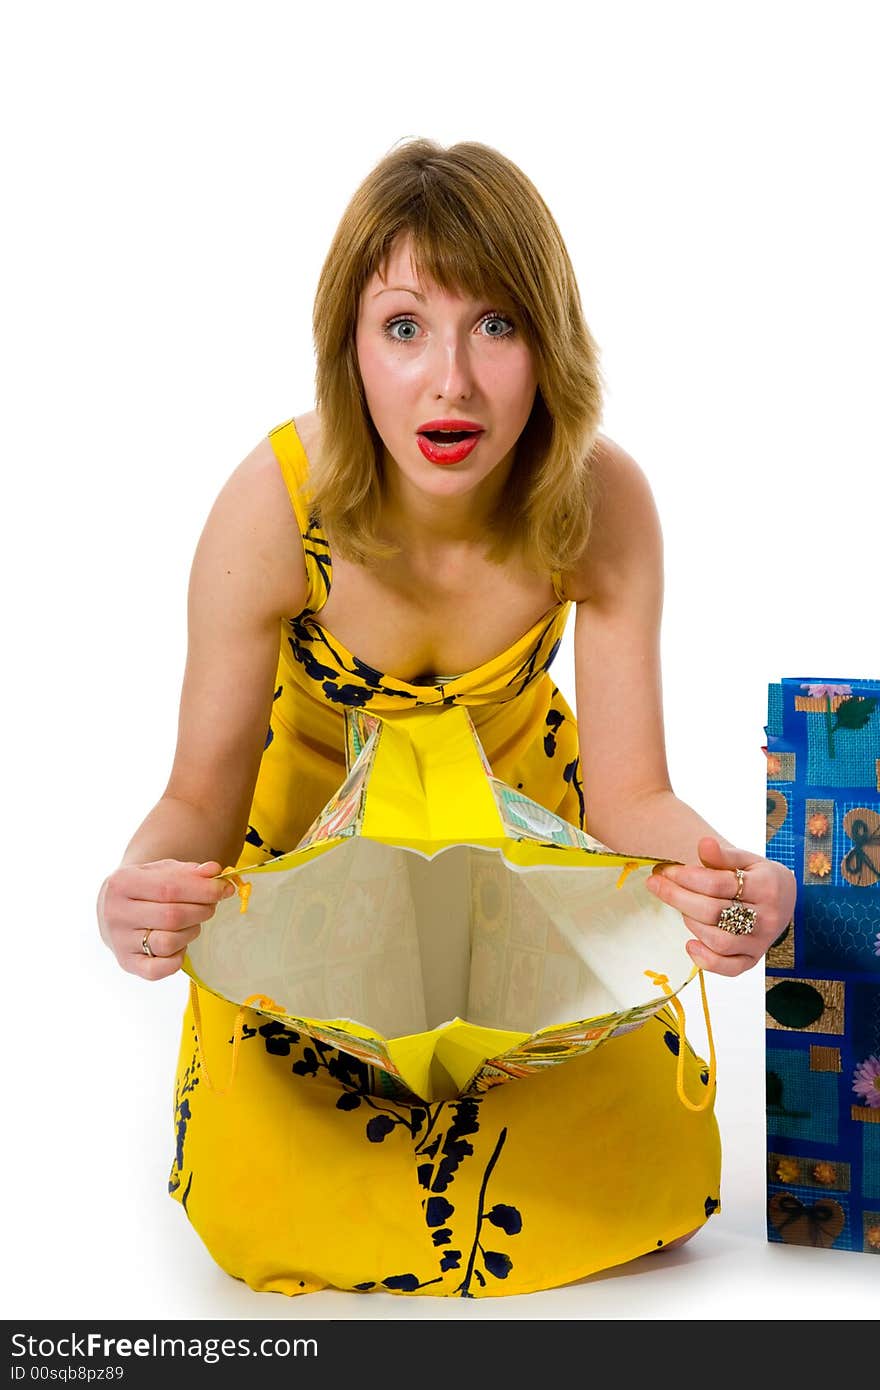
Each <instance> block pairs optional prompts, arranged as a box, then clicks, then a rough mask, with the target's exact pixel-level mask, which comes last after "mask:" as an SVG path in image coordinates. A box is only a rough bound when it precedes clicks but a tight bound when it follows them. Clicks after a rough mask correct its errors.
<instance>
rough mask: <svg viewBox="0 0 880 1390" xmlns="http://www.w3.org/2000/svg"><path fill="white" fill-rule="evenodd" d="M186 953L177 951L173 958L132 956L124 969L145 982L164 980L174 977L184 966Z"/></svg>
mask: <svg viewBox="0 0 880 1390" xmlns="http://www.w3.org/2000/svg"><path fill="white" fill-rule="evenodd" d="M185 955H186V951H185V950H184V951H175V952H174V955H172V956H144V955H141V956H132V957H129V958H128V961H129V963H128V964H125V966H124V968H125V969H126V970H128V972H129V973H130V974H131V975H140V977H141V979H144V980H164V979H167V977H168V976H169V975H174V974H175V973H176V972H177V971H178V970H179V969H180V968H181V966H182V965H183V961H184V957H185Z"/></svg>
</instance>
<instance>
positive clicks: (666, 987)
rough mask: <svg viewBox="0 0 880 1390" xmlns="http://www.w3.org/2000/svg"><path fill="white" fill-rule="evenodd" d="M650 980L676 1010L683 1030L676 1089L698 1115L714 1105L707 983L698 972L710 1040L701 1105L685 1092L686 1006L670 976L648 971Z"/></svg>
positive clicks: (711, 1040) (713, 1044)
mask: <svg viewBox="0 0 880 1390" xmlns="http://www.w3.org/2000/svg"><path fill="white" fill-rule="evenodd" d="M645 974H646V975H647V976H648V979H649V980H651V981H653V983H654V984H655V985H659V986H660V988H661V989H662V991H663V993H664V994H665V995H666V996H667V997H668V999H669V1002H670V1004H671V1005H672V1007H673V1009H674V1010H675V1014H676V1017H677V1018H678V1026H679V1028H680V1030H681V1037H680V1039H679V1043H678V1064H677V1066H676V1071H675V1089H676V1090H677V1091H678V1098H679V1100H680V1101H681V1103H682V1105H683V1106H685V1108H686V1109H688V1110H693V1111H694V1112H695V1113H696V1114H699V1113H700V1111H702V1110H706V1109H708V1107H709V1106H710V1105H711V1104H712V1092H713V1090H714V1089H715V1041H714V1039H713V1037H712V1021H711V1019H710V1018H709V1000H708V999H707V998H706V981H705V980H704V978H703V972H702V970H698V971H697V974H698V975H699V977H700V994H701V995H702V998H703V1017H704V1019H705V1020H706V1037H707V1038H708V1040H709V1078H708V1080H707V1082H706V1095H705V1097H704V1098H703V1100H702V1101H701V1102H700V1104H699V1105H696V1104H695V1103H694V1102H693V1101H692V1100H688V1098H687V1096H686V1095H685V1092H684V1049H685V1046H686V1038H685V1026H684V1005H683V1004H682V1002H681V1000H680V999H679V997H678V995H677V994H676V993H675V991H674V990H673V989H672V988H671V987H670V984H669V976H668V975H658V974H657V972H656V971H654V970H646V971H645Z"/></svg>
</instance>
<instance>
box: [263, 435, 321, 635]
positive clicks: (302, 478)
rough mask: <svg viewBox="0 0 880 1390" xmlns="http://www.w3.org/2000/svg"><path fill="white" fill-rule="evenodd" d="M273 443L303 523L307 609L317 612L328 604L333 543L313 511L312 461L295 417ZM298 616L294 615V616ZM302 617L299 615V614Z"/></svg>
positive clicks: (298, 520)
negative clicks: (307, 584) (309, 484)
mask: <svg viewBox="0 0 880 1390" xmlns="http://www.w3.org/2000/svg"><path fill="white" fill-rule="evenodd" d="M269 442H270V444H271V445H272V449H273V452H274V454H275V457H276V458H277V460H278V464H279V467H280V469H281V474H282V476H283V478H284V482H285V484H286V486H287V494H288V496H289V498H290V505H291V506H292V507H293V511H294V515H295V516H296V519H297V522H298V523H299V531H300V535H301V536H302V542H303V553H304V555H305V561H306V574H307V576H308V581H309V588H308V597H307V599H306V608H307V609H308V610H309V612H311V613H317V612H318V610H319V609H320V608H323V607H324V604H325V603H326V602H327V599H328V597H329V595H330V585H331V584H332V582H333V563H332V560H331V557H330V546H329V544H328V543H327V537H326V536H325V535H324V532H323V531H322V529H321V527H320V525H319V522H318V518H317V515H316V514H314V513H313V512H312V508H311V501H310V495H309V489H308V472H309V461H308V458H307V456H306V451H305V449H304V448H303V445H302V440H301V439H300V437H299V435H298V434H297V432H296V425H295V424H294V422H293V420H292V419H290V420H286V421H285V422H284V424H283V425H276V426H275V427H274V429H271V430H270V431H269ZM291 616H294V615H291ZM296 616H298V615H296Z"/></svg>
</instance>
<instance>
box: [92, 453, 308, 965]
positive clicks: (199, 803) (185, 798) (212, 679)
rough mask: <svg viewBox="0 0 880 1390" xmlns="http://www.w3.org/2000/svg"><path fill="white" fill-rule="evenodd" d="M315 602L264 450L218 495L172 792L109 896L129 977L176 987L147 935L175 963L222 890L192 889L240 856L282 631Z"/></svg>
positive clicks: (113, 938) (110, 932)
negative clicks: (167, 981) (153, 935)
mask: <svg viewBox="0 0 880 1390" xmlns="http://www.w3.org/2000/svg"><path fill="white" fill-rule="evenodd" d="M306 594H307V580H306V570H305V559H304V556H303V549H302V542H301V539H300V536H299V531H298V526H297V524H296V520H295V517H294V515H293V511H292V509H291V506H290V501H289V498H288V496H287V492H286V489H285V486H284V481H283V478H282V476H281V473H280V471H279V469H278V465H277V462H276V460H275V457H274V453H273V452H272V448H271V445H270V444H269V441H268V440H264V441H262V443H261V444H260V445H258V446H257V448H256V449H255V450H254V451H253V453H252V454H250V455H249V456H248V457H247V458H246V459H245V460H244V462H243V463H242V464H241V465H240V466H239V467H238V468H237V469H236V471H235V472H234V473H233V474H232V476H231V478H230V479H229V481H228V482H227V483H226V485H225V486H224V488H223V489H222V491H221V492H220V494H219V496H218V497H217V500H216V502H215V503H214V505H213V507H212V509H211V511H210V514H209V516H208V519H207V521H206V523H205V527H204V529H203V531H202V534H201V536H200V538H199V541H198V545H197V547H196V551H195V556H194V559H193V564H192V569H191V574H190V583H189V593H188V647H187V658H186V667H185V671H184V677H183V687H182V692H181V698H180V712H179V719H178V736H177V746H176V750H175V753H174V759H173V764H172V767H171V773H170V776H169V779H168V783H167V785H166V787H165V790H164V791H163V793H162V796H161V797H160V799H159V801H158V802H157V803H156V805H155V806H154V807H153V808H152V810H151V811H150V812H149V814H148V815H147V816H146V817H145V819H144V820H143V822H142V823H141V825H140V826H139V827H138V829H137V830H136V831H135V833H134V835H133V836H132V838H131V840H130V842H129V844H128V846H127V848H126V850H125V853H124V855H123V858H122V861H121V864H120V866H119V867H118V868H117V869H116V870H115V871H114V872H113V873H112V874H110V875H109V877H108V878H107V879H105V881H104V883H103V884H102V885H101V888H100V890H99V894H98V902H97V912H98V923H99V927H100V931H101V936H102V938H103V939H104V941H105V942H106V943H107V944H108V945H109V946H110V947H111V949H113V951H114V953H115V954H116V956H117V958H118V959H119V961H120V964H122V965H123V966H124V968H126V969H134V968H136V973H141V974H148V976H149V978H161V974H162V973H163V972H164V973H168V971H167V969H165V966H164V965H163V964H161V963H159V964H157V962H155V961H149V970H147V968H146V966H145V964H144V962H145V960H147V959H148V958H147V957H146V956H145V955H144V954H143V953H140V954H139V950H140V943H141V940H142V937H143V933H144V931H146V930H151V931H156V930H158V931H161V933H162V937H164V938H165V940H162V939H161V938H159V939H157V942H156V945H157V952H156V954H157V956H164V957H168V958H170V957H171V956H172V955H174V956H175V957H176V956H177V954H178V953H177V950H176V949H175V950H173V949H172V948H176V947H177V946H178V945H179V944H180V942H179V941H178V940H177V939H174V938H173V936H172V933H174V932H179V933H183V932H189V933H192V932H193V931H194V930H195V925H194V924H195V923H198V922H201V921H204V920H205V918H206V915H209V914H208V913H207V911H206V909H207V907H209V906H210V909H211V910H213V905H214V904H215V903H216V901H217V897H218V894H219V893H220V890H221V889H222V888H223V887H224V885H222V884H221V885H210V884H209V885H208V887H205V885H204V884H203V882H202V880H201V879H199V878H197V877H195V876H194V873H195V870H196V868H197V866H199V865H206V862H207V867H206V872H208V870H211V871H212V872H213V873H216V872H218V871H219V869H220V868H222V867H223V866H225V865H227V864H234V863H235V862H236V861H237V859H238V857H239V854H240V853H241V848H242V845H243V843H244V837H245V835H246V833H247V826H248V813H249V811H250V807H251V802H252V799H253V793H254V787H255V785H256V779H257V774H258V772H259V767H260V760H261V758H262V753H263V749H264V747H265V742H266V731H267V729H268V727H269V717H270V713H271V708H272V698H273V693H274V683H275V673H276V670H277V664H278V656H279V643H280V638H281V621H282V618H283V617H285V616H289V615H291V614H294V613H299V612H301V611H302V608H303V607H304V606H305V602H306ZM213 861H216V868H213ZM209 890H210V891H209ZM189 939H192V938H191V935H190V937H189ZM182 940H183V937H182V935H181V937H180V941H182ZM184 944H185V943H184ZM176 963H177V964H179V961H177V962H176ZM168 964H169V966H170V965H173V964H174V962H172V961H171V960H170V959H169V962H168Z"/></svg>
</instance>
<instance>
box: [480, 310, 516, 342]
mask: <svg viewBox="0 0 880 1390" xmlns="http://www.w3.org/2000/svg"><path fill="white" fill-rule="evenodd" d="M480 322H481V323H484V324H490V323H502V324H505V325H506V328H507V331H506V332H504V333H488V332H487V334H486V336H487V337H488V338H509V337H510V335H511V333H513V332H514V331H515V330H514V326H513V323H512V321H511V320H510V319H509V318H508V317H507V315H506V314H487V315H486V317H485V318H484V319H481V320H480Z"/></svg>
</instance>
